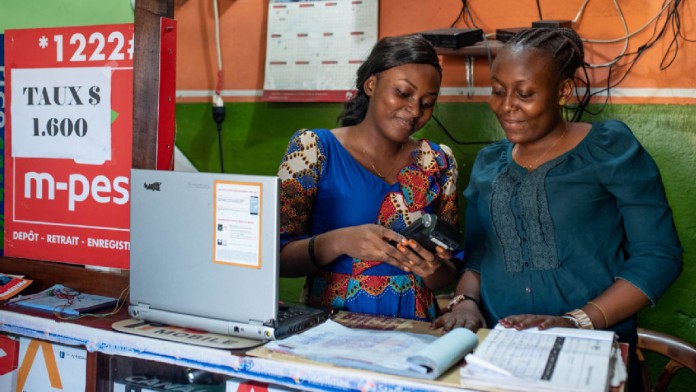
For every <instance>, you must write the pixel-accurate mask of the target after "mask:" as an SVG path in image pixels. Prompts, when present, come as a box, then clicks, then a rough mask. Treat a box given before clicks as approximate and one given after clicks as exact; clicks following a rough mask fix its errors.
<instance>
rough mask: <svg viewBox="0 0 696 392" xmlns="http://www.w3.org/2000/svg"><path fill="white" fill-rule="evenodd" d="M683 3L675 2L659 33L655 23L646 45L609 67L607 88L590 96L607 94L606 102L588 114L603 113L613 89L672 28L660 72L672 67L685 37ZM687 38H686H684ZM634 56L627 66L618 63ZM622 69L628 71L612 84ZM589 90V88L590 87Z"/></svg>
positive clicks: (617, 58)
mask: <svg viewBox="0 0 696 392" xmlns="http://www.w3.org/2000/svg"><path fill="white" fill-rule="evenodd" d="M681 3H682V1H681V0H675V2H674V4H673V5H672V6H671V7H670V9H669V10H668V11H667V16H666V17H665V21H664V23H663V24H662V27H661V28H660V29H659V31H658V24H657V22H655V25H654V27H653V33H652V36H651V37H650V38H649V39H648V40H647V42H646V43H644V44H643V45H641V46H640V47H639V48H638V49H637V50H636V51H635V52H630V53H624V54H622V55H620V56H617V57H616V60H617V61H616V62H614V63H613V64H611V65H610V66H609V73H608V74H607V86H606V87H605V88H603V89H599V90H597V91H595V92H594V93H591V94H590V98H591V97H594V96H597V95H599V94H602V93H604V92H606V94H607V96H606V97H605V99H604V102H603V103H602V106H601V107H600V109H599V110H598V111H596V112H592V111H589V110H587V109H585V111H586V112H588V113H590V114H593V115H596V114H599V113H601V112H602V111H603V110H604V107H606V105H607V103H608V102H609V98H610V97H611V89H612V88H615V87H616V86H618V85H619V84H621V83H623V81H624V80H625V79H626V77H627V76H628V75H629V74H630V72H631V71H632V70H633V67H634V66H635V65H636V64H637V62H638V60H639V59H640V57H641V56H642V55H643V53H645V51H647V50H648V49H650V48H652V47H653V46H654V45H655V44H656V43H657V42H658V41H659V40H660V39H661V38H662V37H663V36H664V35H665V34H666V32H667V27H668V26H670V25H671V26H672V29H673V30H674V35H673V37H672V41H671V42H670V44H669V45H668V47H667V50H666V51H665V54H664V56H663V58H662V60H661V61H660V70H663V71H664V70H666V69H667V68H668V67H669V66H670V65H672V63H673V61H674V59H675V58H676V56H677V53H678V49H679V47H678V43H677V42H676V41H677V37H683V35H682V33H681V17H680V15H679V10H678V7H679V5H680V4H681ZM663 4H664V3H663ZM683 38H685V37H683ZM687 41H688V42H693V41H691V40H687ZM672 46H674V48H675V49H674V54H673V55H672V58H671V59H670V60H669V61H668V62H667V63H666V64H665V62H666V61H667V58H668V56H669V53H670V51H671V48H672ZM631 56H633V58H632V59H631V60H630V61H629V62H627V63H625V64H619V63H618V61H619V60H620V59H622V58H628V57H631ZM620 67H627V69H626V70H625V71H624V72H623V74H622V75H621V76H620V77H619V78H618V80H616V81H614V82H612V74H613V72H614V71H615V68H620ZM588 89H589V86H588ZM588 101H589V100H588Z"/></svg>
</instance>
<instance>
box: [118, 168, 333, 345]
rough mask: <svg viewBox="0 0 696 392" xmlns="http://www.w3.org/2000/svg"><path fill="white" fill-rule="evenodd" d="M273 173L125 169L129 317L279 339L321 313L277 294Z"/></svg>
mask: <svg viewBox="0 0 696 392" xmlns="http://www.w3.org/2000/svg"><path fill="white" fill-rule="evenodd" d="M279 189H280V180H279V179H278V177H275V176H259V175H241V174H219V173H199V172H174V171H160V170H145V169H132V170H131V201H130V203H131V204H130V207H131V229H130V245H131V249H130V306H129V309H128V310H129V314H130V315H131V317H133V318H136V319H140V320H143V321H148V322H157V323H163V324H168V325H174V326H179V327H186V328H195V329H200V330H205V331H208V332H213V333H219V334H223V335H230V336H236V337H244V338H251V339H260V340H274V339H282V338H283V337H286V336H289V335H290V334H293V333H297V332H300V331H302V330H305V329H307V328H309V327H311V326H314V325H316V324H318V323H321V322H323V321H325V320H326V319H327V318H328V316H329V311H328V310H325V309H316V308H313V307H309V306H305V305H302V304H294V303H280V302H279V298H278V282H279V261H280V239H279V238H280V234H279V221H280V217H279V216H280V213H279V203H280V200H279Z"/></svg>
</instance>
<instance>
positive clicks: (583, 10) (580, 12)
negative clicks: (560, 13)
mask: <svg viewBox="0 0 696 392" xmlns="http://www.w3.org/2000/svg"><path fill="white" fill-rule="evenodd" d="M589 2H590V0H585V1H584V2H583V3H582V5H581V6H580V10H578V13H577V15H575V19H573V20H572V21H571V23H572V24H576V23H578V21H579V20H580V18H581V17H582V15H583V13H585V7H587V4H588V3H589Z"/></svg>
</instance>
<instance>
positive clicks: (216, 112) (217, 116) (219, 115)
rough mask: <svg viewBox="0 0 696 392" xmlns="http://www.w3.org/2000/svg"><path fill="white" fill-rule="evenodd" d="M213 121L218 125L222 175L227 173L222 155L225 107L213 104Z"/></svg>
mask: <svg viewBox="0 0 696 392" xmlns="http://www.w3.org/2000/svg"><path fill="white" fill-rule="evenodd" d="M213 120H214V121H215V124H216V125H217V134H218V152H219V154H220V173H224V172H225V163H224V159H223V154H222V122H223V121H225V105H224V104H219V103H218V104H215V103H213Z"/></svg>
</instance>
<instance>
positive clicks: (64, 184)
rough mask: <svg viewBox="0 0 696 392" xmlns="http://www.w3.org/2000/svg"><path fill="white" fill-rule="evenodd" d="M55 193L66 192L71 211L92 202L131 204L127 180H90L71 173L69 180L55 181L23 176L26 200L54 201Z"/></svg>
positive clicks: (33, 174)
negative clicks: (90, 199) (79, 204)
mask: <svg viewBox="0 0 696 392" xmlns="http://www.w3.org/2000/svg"><path fill="white" fill-rule="evenodd" d="M56 192H67V203H68V211H71V212H72V211H75V207H76V205H77V204H78V203H82V202H84V201H86V200H88V199H89V198H90V197H91V198H92V200H94V201H95V202H97V203H99V204H107V203H114V204H117V205H124V204H126V203H128V200H129V198H130V194H129V191H128V177H125V176H117V177H116V178H114V179H113V180H111V179H110V178H108V177H107V176H104V175H97V176H94V178H92V179H91V180H90V179H89V178H87V177H86V176H84V175H82V174H76V173H74V174H70V175H68V180H67V181H56V180H55V179H54V178H53V175H52V174H50V173H37V172H26V173H24V198H25V199H37V200H42V199H44V197H45V198H46V199H47V200H55V199H56Z"/></svg>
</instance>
